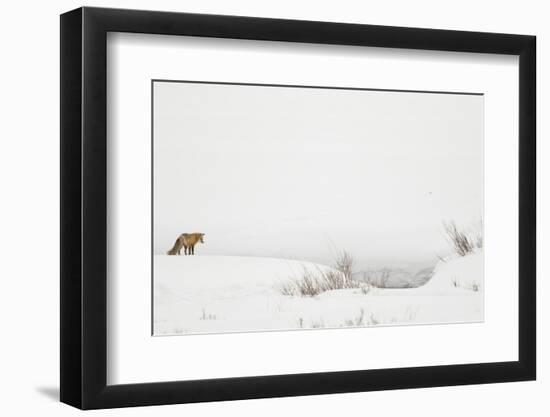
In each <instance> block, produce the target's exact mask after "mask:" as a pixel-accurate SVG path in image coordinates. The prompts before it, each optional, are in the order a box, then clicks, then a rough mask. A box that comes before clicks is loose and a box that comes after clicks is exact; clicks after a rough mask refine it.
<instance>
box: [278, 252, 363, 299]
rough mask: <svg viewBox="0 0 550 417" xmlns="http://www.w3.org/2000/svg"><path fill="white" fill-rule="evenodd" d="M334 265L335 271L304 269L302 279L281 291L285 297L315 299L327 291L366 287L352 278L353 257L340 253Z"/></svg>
mask: <svg viewBox="0 0 550 417" xmlns="http://www.w3.org/2000/svg"><path fill="white" fill-rule="evenodd" d="M334 263H335V265H334V269H323V268H321V267H316V268H314V269H313V270H312V269H310V268H307V267H303V269H302V274H301V276H300V278H298V279H294V280H292V281H290V282H287V283H284V284H282V285H281V286H280V287H279V291H280V292H281V294H283V295H297V296H301V297H315V296H316V295H319V294H321V293H322V292H325V291H331V290H342V289H346V288H361V289H362V288H363V287H364V285H362V284H361V283H359V282H356V281H354V280H353V278H352V275H353V257H352V256H351V255H350V254H349V253H347V252H345V251H342V252H341V253H339V254H338V255H337V258H336V260H335V262H334ZM362 291H363V289H362ZM367 292H368V291H366V292H364V293H365V294H366V293H367Z"/></svg>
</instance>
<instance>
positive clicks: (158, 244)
mask: <svg viewBox="0 0 550 417" xmlns="http://www.w3.org/2000/svg"><path fill="white" fill-rule="evenodd" d="M153 141H154V143H153V146H154V252H155V253H165V252H166V251H167V250H168V249H169V248H170V247H171V246H172V244H173V242H174V240H175V238H176V237H177V236H178V235H179V234H180V233H183V232H203V233H206V236H205V241H206V244H205V245H201V246H200V247H197V248H196V253H197V254H201V255H207V254H211V255H246V256H270V257H282V258H290V259H305V260H311V261H315V262H321V263H325V264H330V263H331V262H332V257H333V253H334V250H335V249H339V250H342V249H345V250H347V251H348V252H350V253H351V254H352V255H353V256H354V258H355V259H356V262H357V266H358V267H359V268H368V267H380V266H390V265H394V266H397V265H404V264H422V263H429V262H430V261H433V260H434V259H435V253H436V252H437V253H439V254H442V253H446V252H448V246H447V243H446V241H445V238H444V235H443V232H442V221H444V220H455V221H457V223H464V224H471V223H472V222H475V221H476V220H479V219H480V218H481V216H482V213H483V97H482V96H473V95H456V94H454V95H453V94H427V93H408V92H379V91H352V90H341V89H338V90H328V89H310V88H287V87H265V86H241V85H220V84H196V83H175V82H155V83H154V138H153Z"/></svg>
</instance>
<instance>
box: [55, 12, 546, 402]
mask: <svg viewBox="0 0 550 417" xmlns="http://www.w3.org/2000/svg"><path fill="white" fill-rule="evenodd" d="M535 78H536V77H535V37H533V36H527V35H509V34H493V33H475V32H459V31H446V30H433V29H417V28H402V27H387V26H372V25H357V24H343V23H328V22H312V21H293V20H278V19H265V18H252V17H237V16H218V15H199V14H186V13H169V12H152V11H136V10H119V9H101V8H88V7H84V8H80V9H77V10H74V11H71V12H68V13H65V14H63V15H62V16H61V312H60V314H61V401H63V402H65V403H67V404H70V405H73V406H75V407H79V408H82V409H93V408H111V407H124V406H139V405H155V404H173V403H186V402H200V401H218V400H235V399H248V398H264V397H277V396H297V395H313V394H326V393H343V392H357V391H371V390H386V389H400V388H418V387H433V386H445V385H462V384H480V383H494V382H507V381H524V380H533V379H535V375H536V314H535V311H536V305H535V302H536V187H535V179H536V176H535V173H536V166H535V162H536V141H535V124H536V123H535V103H536V99H535V98H536V97H535Z"/></svg>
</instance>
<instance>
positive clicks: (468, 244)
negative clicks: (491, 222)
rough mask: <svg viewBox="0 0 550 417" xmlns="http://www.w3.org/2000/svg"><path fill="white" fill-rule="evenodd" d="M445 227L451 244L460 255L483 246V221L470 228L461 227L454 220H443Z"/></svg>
mask: <svg viewBox="0 0 550 417" xmlns="http://www.w3.org/2000/svg"><path fill="white" fill-rule="evenodd" d="M443 228H444V229H445V235H446V237H447V240H448V242H449V244H450V245H451V247H452V248H453V250H454V251H455V252H456V253H457V254H458V255H460V256H466V255H468V254H469V253H472V252H474V251H475V250H476V249H481V248H482V247H483V227H482V223H481V221H479V224H476V225H474V226H472V227H470V228H464V227H462V228H459V227H458V226H457V225H456V223H455V222H454V221H450V222H443Z"/></svg>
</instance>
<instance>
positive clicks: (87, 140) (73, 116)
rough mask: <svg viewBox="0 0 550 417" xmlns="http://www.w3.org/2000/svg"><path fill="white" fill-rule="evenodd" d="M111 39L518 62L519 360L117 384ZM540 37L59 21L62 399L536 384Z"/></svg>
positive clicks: (268, 22)
mask: <svg viewBox="0 0 550 417" xmlns="http://www.w3.org/2000/svg"><path fill="white" fill-rule="evenodd" d="M108 32H131V33H146V34H162V35H174V36H178V35H186V36H199V37H215V38H234V39H254V40H265V41H286V42H305V43H318V44H332V45H356V46H370V47H381V48H404V49H421V50H439V51H456V52H476V53H490V54H507V55H517V56H519V103H518V109H519V110H518V111H519V132H518V138H519V155H518V157H519V270H518V274H519V294H518V297H519V329H518V332H519V347H518V349H519V350H518V352H519V358H518V361H512V362H496V363H477V364H466V365H460V364H456V365H455V364H451V365H445V366H427V367H411V368H395V369H375V370H357V371H342V372H324V373H308V374H290V375H272V376H256V377H239V378H224V379H208V380H195V381H177V382H161V383H141V384H128V385H111V386H110V385H107V383H106V381H107V379H106V376H107V370H106V369H107V332H106V330H107V303H106V300H107V283H106V281H107V254H106V246H107V181H108V178H107V170H106V168H107V166H106V162H107V146H106V145H107V143H106V140H107V129H106V127H107V110H106V93H107V87H106V86H107V72H106V59H107V57H106V55H107V54H106V46H107V41H106V40H107V33H108ZM535 51H536V38H535V37H534V36H524V35H510V34H495V33H481V32H461V31H448V30H432V29H417V28H404V27H388V26H372V25H359V24H342V23H326V22H313V21H296V20H279V19H266V18H252V17H237V16H219V15H201V14H187V13H172V12H156V11H137V10H121V9H103V8H89V7H83V8H79V9H76V10H73V11H70V12H67V13H65V14H63V15H61V53H60V57H61V91H60V94H61V294H60V295H61V309H60V317H61V357H60V359H61V381H60V383H61V401H62V402H64V403H67V404H70V405H72V406H75V407H78V408H81V409H96V408H112V407H124V406H143V405H156V404H174V403H190V402H201V401H219V400H238V399H251V398H266V397H282V396H299V395H314V394H329V393H344V392H358V391H376V390H388V389H402V388H421V387H434V386H449V385H464V384H482V383H496V382H508V381H525V380H534V379H535V377H536V139H535V135H536V131H535V124H536V119H535V117H536V116H535V106H536V91H535V87H536V81H535V80H536V76H535V75H536V73H535V62H536V55H535V54H536V52H535Z"/></svg>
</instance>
